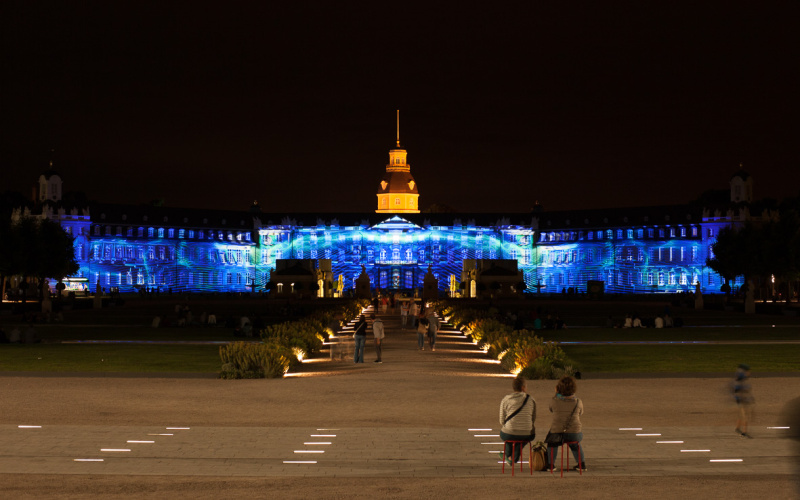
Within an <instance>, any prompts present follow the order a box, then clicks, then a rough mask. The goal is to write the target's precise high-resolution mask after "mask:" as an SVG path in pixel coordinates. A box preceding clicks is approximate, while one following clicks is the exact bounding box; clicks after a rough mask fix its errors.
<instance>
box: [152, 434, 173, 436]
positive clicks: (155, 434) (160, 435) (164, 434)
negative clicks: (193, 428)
mask: <svg viewBox="0 0 800 500" xmlns="http://www.w3.org/2000/svg"><path fill="white" fill-rule="evenodd" d="M174 435H175V434H148V436H174Z"/></svg>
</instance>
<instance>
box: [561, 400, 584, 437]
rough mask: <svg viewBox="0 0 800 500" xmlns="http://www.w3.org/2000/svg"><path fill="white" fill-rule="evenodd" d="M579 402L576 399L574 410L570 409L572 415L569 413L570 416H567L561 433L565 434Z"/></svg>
mask: <svg viewBox="0 0 800 500" xmlns="http://www.w3.org/2000/svg"><path fill="white" fill-rule="evenodd" d="M579 401H580V399H577V398H576V401H575V408H573V409H572V413H570V414H569V418H568V419H567V421H566V422H564V430H563V431H561V432H562V433H564V432H567V427H568V426H569V421H570V420H572V416H573V415H575V410H577V409H578V402H579Z"/></svg>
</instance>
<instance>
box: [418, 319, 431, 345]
mask: <svg viewBox="0 0 800 500" xmlns="http://www.w3.org/2000/svg"><path fill="white" fill-rule="evenodd" d="M427 334H428V320H427V319H425V318H422V319H421V320H419V325H417V345H418V346H419V350H420V351H424V350H425V335H427Z"/></svg>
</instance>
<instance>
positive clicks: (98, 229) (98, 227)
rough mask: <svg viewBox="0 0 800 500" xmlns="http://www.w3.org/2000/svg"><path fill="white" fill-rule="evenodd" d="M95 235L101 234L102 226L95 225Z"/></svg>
mask: <svg viewBox="0 0 800 500" xmlns="http://www.w3.org/2000/svg"><path fill="white" fill-rule="evenodd" d="M94 235H95V236H100V226H94Z"/></svg>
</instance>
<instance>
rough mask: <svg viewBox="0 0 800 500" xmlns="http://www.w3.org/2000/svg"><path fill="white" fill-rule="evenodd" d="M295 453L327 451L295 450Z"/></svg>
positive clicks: (320, 451)
mask: <svg viewBox="0 0 800 500" xmlns="http://www.w3.org/2000/svg"><path fill="white" fill-rule="evenodd" d="M294 452H295V453H325V452H324V451H322V450H294Z"/></svg>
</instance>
